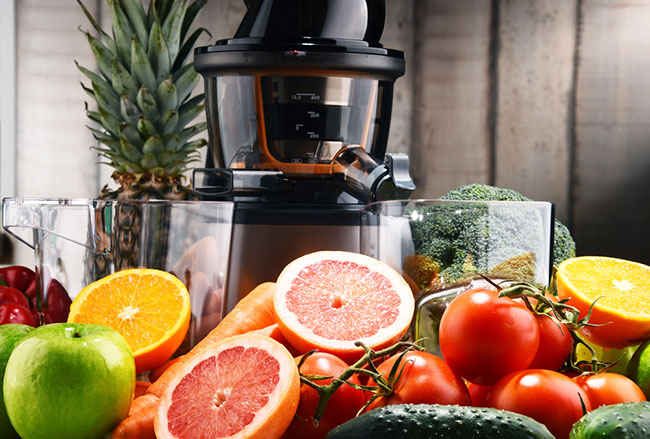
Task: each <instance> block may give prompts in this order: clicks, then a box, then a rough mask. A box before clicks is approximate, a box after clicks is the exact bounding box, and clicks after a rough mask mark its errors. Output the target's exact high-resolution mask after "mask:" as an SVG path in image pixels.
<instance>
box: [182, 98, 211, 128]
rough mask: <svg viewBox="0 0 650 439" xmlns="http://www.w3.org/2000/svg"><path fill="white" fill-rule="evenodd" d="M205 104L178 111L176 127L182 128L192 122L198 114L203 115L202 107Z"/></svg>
mask: <svg viewBox="0 0 650 439" xmlns="http://www.w3.org/2000/svg"><path fill="white" fill-rule="evenodd" d="M204 106H205V104H199V105H195V106H193V107H189V108H187V109H185V110H183V107H181V108H180V110H179V116H178V127H179V128H184V127H185V126H186V125H187V124H188V123H190V122H192V121H193V120H194V119H196V117H197V116H198V115H199V114H203V107H204Z"/></svg>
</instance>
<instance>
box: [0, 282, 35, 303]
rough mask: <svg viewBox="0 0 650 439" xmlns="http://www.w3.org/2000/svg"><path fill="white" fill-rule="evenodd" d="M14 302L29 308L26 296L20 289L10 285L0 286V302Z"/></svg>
mask: <svg viewBox="0 0 650 439" xmlns="http://www.w3.org/2000/svg"><path fill="white" fill-rule="evenodd" d="M3 303H15V304H18V305H21V306H24V307H25V308H29V302H28V301H27V297H25V295H24V294H23V293H21V292H20V290H18V289H16V288H11V287H3V286H0V304H3Z"/></svg>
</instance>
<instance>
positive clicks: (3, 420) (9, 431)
mask: <svg viewBox="0 0 650 439" xmlns="http://www.w3.org/2000/svg"><path fill="white" fill-rule="evenodd" d="M33 329H34V327H33V326H27V325H19V324H17V323H7V324H6V325H0V378H2V377H3V376H4V374H5V368H6V367H7V361H9V355H11V352H12V351H13V350H14V348H15V347H16V345H17V344H18V342H19V341H20V340H22V338H23V337H25V335H27V334H28V333H29V332H31V331H32V330H33ZM1 388H2V382H1V381H0V389H1ZM0 438H2V439H9V438H11V439H14V438H16V439H18V433H16V430H14V428H13V427H12V426H11V422H9V417H8V416H7V410H6V409H5V404H4V400H3V399H2V398H0Z"/></svg>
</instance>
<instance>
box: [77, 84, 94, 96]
mask: <svg viewBox="0 0 650 439" xmlns="http://www.w3.org/2000/svg"><path fill="white" fill-rule="evenodd" d="M79 84H81V88H83V91H85V92H86V94H87V95H88V96H90V97H91V98H93V100H97V98H96V97H95V92H94V91H93V89H92V88H88V87H86V86H85V85H84V83H83V82H80V83H79Z"/></svg>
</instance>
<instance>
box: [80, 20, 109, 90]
mask: <svg viewBox="0 0 650 439" xmlns="http://www.w3.org/2000/svg"><path fill="white" fill-rule="evenodd" d="M84 33H85V34H86V38H87V39H88V44H90V50H92V52H93V55H94V56H95V61H96V62H97V67H99V71H100V72H101V74H102V75H104V78H106V80H107V81H110V78H111V60H112V59H113V57H114V56H115V54H113V52H111V51H110V50H109V49H108V48H107V47H106V46H104V45H103V44H102V42H101V41H99V40H98V39H97V38H95V37H93V36H92V35H90V33H88V32H84Z"/></svg>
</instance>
